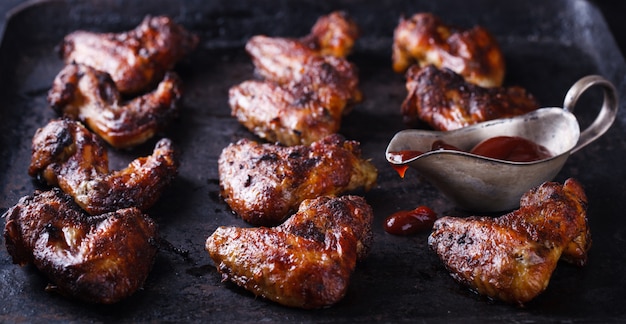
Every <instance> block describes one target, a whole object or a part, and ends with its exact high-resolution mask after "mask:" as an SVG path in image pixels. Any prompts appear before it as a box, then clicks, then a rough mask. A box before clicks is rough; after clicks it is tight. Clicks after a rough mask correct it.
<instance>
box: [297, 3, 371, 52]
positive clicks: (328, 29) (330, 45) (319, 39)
mask: <svg viewBox="0 0 626 324" xmlns="http://www.w3.org/2000/svg"><path fill="white" fill-rule="evenodd" d="M358 37H359V26H358V25H357V24H356V22H355V21H354V20H353V19H352V17H350V16H349V15H348V13H346V12H345V11H334V12H331V13H330V14H328V15H325V16H322V17H320V18H319V19H318V20H317V22H316V23H315V25H313V28H311V33H310V34H309V35H307V36H304V37H302V38H301V39H300V41H301V42H302V43H303V44H305V45H307V46H308V47H309V48H311V49H312V50H314V51H315V52H317V53H318V54H320V55H332V56H336V57H346V56H348V55H349V54H350V52H352V48H353V47H354V43H355V42H356V40H357V38H358Z"/></svg>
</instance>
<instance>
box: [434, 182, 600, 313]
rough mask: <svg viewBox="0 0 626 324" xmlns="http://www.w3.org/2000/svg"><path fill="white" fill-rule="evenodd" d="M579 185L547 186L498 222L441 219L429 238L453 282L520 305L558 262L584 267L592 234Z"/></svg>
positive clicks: (535, 292)
mask: <svg viewBox="0 0 626 324" xmlns="http://www.w3.org/2000/svg"><path fill="white" fill-rule="evenodd" d="M586 209H587V197H586V195H585V192H584V190H583V188H582V187H581V185H580V184H579V183H578V182H577V181H576V180H574V179H568V180H567V181H565V183H564V184H563V185H560V184H559V183H555V182H547V183H544V184H542V185H541V186H539V187H537V188H534V189H532V190H530V191H529V192H528V193H526V194H525V195H524V196H523V197H522V199H521V205H520V208H519V209H518V210H516V211H513V212H511V213H509V214H506V215H504V216H501V217H498V218H491V217H476V216H474V217H469V218H455V217H443V218H440V219H438V220H437V221H436V222H435V225H434V228H433V232H432V233H431V235H430V237H429V238H428V244H429V246H430V247H431V248H432V249H433V250H434V251H435V252H436V253H437V254H438V255H439V257H440V258H441V260H442V261H443V262H444V263H445V266H446V267H447V268H448V269H449V270H450V271H451V274H452V277H453V278H454V279H456V280H457V281H459V282H460V283H462V284H464V285H467V286H469V287H470V288H472V289H475V290H476V291H478V292H479V293H481V294H483V295H487V296H489V297H492V298H496V299H500V300H503V301H506V302H510V303H517V304H524V303H526V302H528V301H530V300H531V299H533V298H534V297H536V296H537V295H538V294H540V293H541V292H543V291H544V290H545V289H546V287H547V286H548V282H549V280H550V277H551V275H552V272H553V271H554V269H555V268H556V265H557V261H558V260H559V259H561V260H565V261H567V262H570V263H573V264H575V265H578V266H582V265H584V264H585V263H586V262H587V252H588V251H589V248H590V247H591V235H590V232H589V227H588V224H587V216H586Z"/></svg>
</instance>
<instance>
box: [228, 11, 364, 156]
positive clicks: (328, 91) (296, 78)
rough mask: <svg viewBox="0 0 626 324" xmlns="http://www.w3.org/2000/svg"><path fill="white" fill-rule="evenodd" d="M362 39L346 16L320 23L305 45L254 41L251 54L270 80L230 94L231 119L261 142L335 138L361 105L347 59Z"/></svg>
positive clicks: (295, 142) (353, 69) (248, 45)
mask: <svg viewBox="0 0 626 324" xmlns="http://www.w3.org/2000/svg"><path fill="white" fill-rule="evenodd" d="M357 37H358V26H357V25H356V24H355V23H354V21H352V20H351V19H350V18H349V17H348V16H347V14H345V13H343V12H333V13H331V14H330V15H327V16H324V17H321V18H320V19H319V20H318V22H317V23H316V24H315V26H314V27H313V29H312V30H311V34H309V35H307V36H305V37H303V38H301V39H294V38H281V37H268V36H264V35H258V36H254V37H252V38H251V39H250V40H249V41H248V43H246V51H247V52H248V54H249V55H250V57H251V58H252V62H253V63H254V65H255V67H256V73H257V74H258V75H259V76H261V77H263V78H264V79H265V80H264V81H246V82H243V83H241V84H239V85H236V86H233V87H232V88H231V89H230V92H229V98H230V100H229V104H230V106H231V109H232V115H233V116H234V117H237V119H238V120H239V122H240V123H241V124H243V125H244V126H245V127H246V128H248V129H249V130H250V131H251V132H253V133H254V134H256V135H257V136H259V137H261V138H264V139H266V140H269V141H278V142H280V143H282V144H284V145H289V146H291V145H298V144H310V143H312V142H314V141H317V140H321V139H322V138H323V137H324V136H326V135H330V134H332V133H335V132H336V131H337V130H338V129H339V127H340V125H341V118H342V116H343V115H344V114H347V113H348V112H349V110H350V108H351V107H352V106H353V105H354V104H356V103H358V102H360V101H361V100H362V93H361V91H360V89H359V87H358V83H359V79H358V72H357V69H356V66H355V65H354V64H352V63H350V62H348V61H347V60H346V59H345V58H344V56H346V55H347V54H348V53H349V52H350V51H351V50H352V47H353V46H354V42H355V40H356V38H357Z"/></svg>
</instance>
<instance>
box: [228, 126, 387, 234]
mask: <svg viewBox="0 0 626 324" xmlns="http://www.w3.org/2000/svg"><path fill="white" fill-rule="evenodd" d="M218 167H219V176H220V187H221V195H222V197H223V198H224V200H225V201H226V203H227V204H228V205H229V206H230V207H231V209H232V210H233V211H234V212H235V213H236V214H237V215H239V216H240V217H241V218H243V219H244V220H245V221H247V222H249V223H251V224H254V225H276V224H278V223H280V222H281V221H282V220H283V219H285V218H286V217H287V216H289V214H290V213H291V212H293V211H294V210H295V209H296V208H298V205H299V204H300V203H301V202H302V201H303V200H305V199H308V198H315V197H318V196H322V195H338V194H341V193H344V192H348V191H353V190H356V189H358V188H364V189H365V190H368V189H370V188H371V187H372V186H373V185H374V184H375V182H376V177H377V174H378V172H377V170H376V168H375V167H374V165H373V164H372V163H370V162H369V161H368V160H364V159H362V158H361V151H360V146H359V143H358V142H355V141H346V140H344V138H343V137H341V136H340V135H336V134H335V135H330V136H328V137H326V138H324V139H323V140H320V141H317V142H315V143H313V144H311V145H310V146H304V145H299V146H292V147H284V146H278V145H273V144H260V143H257V142H254V141H250V140H247V139H242V140H240V141H238V142H237V143H234V144H231V145H229V146H227V147H226V148H224V150H223V151H222V153H221V155H220V157H219V160H218Z"/></svg>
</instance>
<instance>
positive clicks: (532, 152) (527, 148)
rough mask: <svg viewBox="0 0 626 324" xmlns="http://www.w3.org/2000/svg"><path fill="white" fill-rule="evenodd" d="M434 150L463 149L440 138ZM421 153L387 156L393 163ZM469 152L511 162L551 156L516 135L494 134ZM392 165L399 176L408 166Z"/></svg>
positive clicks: (392, 153)
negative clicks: (494, 135)
mask: <svg viewBox="0 0 626 324" xmlns="http://www.w3.org/2000/svg"><path fill="white" fill-rule="evenodd" d="M436 150H452V151H463V150H461V149H459V148H457V147H456V146H453V145H450V144H448V143H446V142H444V141H442V140H436V141H434V142H433V144H432V146H431V151H436ZM423 153H424V152H421V151H413V150H402V151H396V152H389V153H388V154H387V157H388V158H389V160H391V161H394V162H395V163H402V162H404V161H407V160H409V159H412V158H414V157H417V156H419V155H421V154H423ZM469 153H472V154H476V155H481V156H484V157H489V158H493V159H499V160H505V161H511V162H532V161H538V160H542V159H546V158H549V157H551V156H552V153H551V152H550V151H549V150H548V149H547V148H546V147H544V146H542V145H539V144H537V143H535V142H533V141H530V140H528V139H525V138H523V137H518V136H496V137H492V138H489V139H486V140H484V141H482V142H480V143H479V144H477V145H476V146H474V148H472V149H471V150H470V151H469ZM392 167H393V168H394V169H395V170H396V171H397V172H398V174H399V175H400V177H404V173H405V172H406V169H407V168H408V166H407V165H395V164H392Z"/></svg>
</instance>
